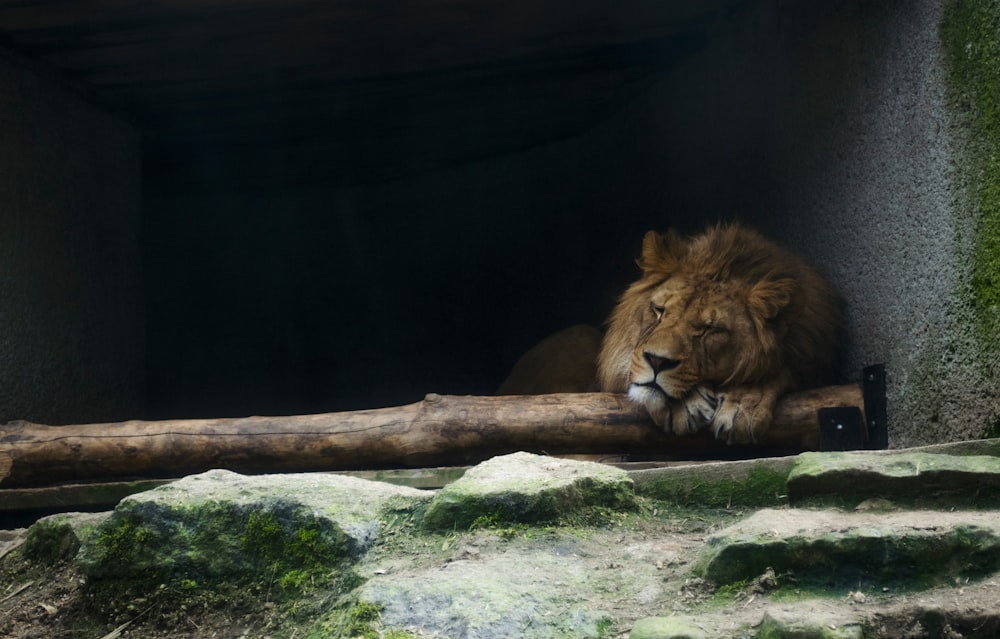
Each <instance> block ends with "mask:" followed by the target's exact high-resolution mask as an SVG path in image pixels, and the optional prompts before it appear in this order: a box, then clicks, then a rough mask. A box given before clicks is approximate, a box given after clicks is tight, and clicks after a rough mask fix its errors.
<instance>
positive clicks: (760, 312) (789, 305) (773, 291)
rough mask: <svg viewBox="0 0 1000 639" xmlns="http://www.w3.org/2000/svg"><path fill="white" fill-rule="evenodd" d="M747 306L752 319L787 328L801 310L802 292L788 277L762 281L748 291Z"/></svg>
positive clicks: (795, 282)
mask: <svg viewBox="0 0 1000 639" xmlns="http://www.w3.org/2000/svg"><path fill="white" fill-rule="evenodd" d="M747 306H748V308H749V309H750V313H751V314H752V315H753V316H754V318H756V319H759V320H761V321H763V322H776V323H778V324H781V325H786V326H787V325H788V324H789V323H791V321H792V320H794V319H795V318H796V317H798V314H799V313H800V312H801V310H802V291H801V288H800V286H799V283H798V281H796V280H794V279H792V278H790V277H784V278H781V279H776V280H763V281H761V282H758V283H757V284H756V285H755V286H754V287H753V290H751V291H750V298H749V300H748V301H747Z"/></svg>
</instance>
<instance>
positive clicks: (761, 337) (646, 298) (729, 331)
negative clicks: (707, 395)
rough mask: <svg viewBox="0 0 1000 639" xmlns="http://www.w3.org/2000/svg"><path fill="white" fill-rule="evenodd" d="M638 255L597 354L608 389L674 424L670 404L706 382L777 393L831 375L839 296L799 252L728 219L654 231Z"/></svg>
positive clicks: (723, 387)
mask: <svg viewBox="0 0 1000 639" xmlns="http://www.w3.org/2000/svg"><path fill="white" fill-rule="evenodd" d="M638 263H639V266H640V268H641V269H642V276H641V277H640V279H639V280H638V281H636V282H635V283H634V284H632V286H630V287H629V288H628V290H626V292H625V293H624V295H623V296H622V297H621V300H620V301H619V304H618V306H617V307H616V308H615V310H614V312H613V313H612V316H611V320H610V322H609V326H608V330H607V334H606V335H605V339H604V343H603V346H602V350H601V354H600V357H599V364H598V368H599V377H600V383H601V387H602V388H603V389H604V390H606V391H611V392H627V393H628V394H629V397H630V398H631V399H632V400H634V401H636V402H637V403H640V404H642V405H643V406H645V407H646V409H647V410H648V411H649V413H650V415H651V416H652V417H653V419H654V420H655V421H657V422H658V423H660V424H663V425H666V426H669V425H670V424H669V419H670V416H669V411H670V408H671V406H672V405H674V404H675V403H676V402H677V401H685V400H686V399H687V398H689V397H690V396H691V395H692V394H693V393H695V392H696V391H698V392H703V391H701V390H700V389H704V388H712V389H716V390H719V391H725V390H726V389H732V388H743V387H747V386H752V387H760V388H763V389H766V392H767V393H768V395H769V396H771V395H773V396H777V395H778V394H783V393H784V392H787V391H789V390H793V389H795V388H801V387H808V386H814V385H819V384H822V383H826V382H827V381H829V379H828V378H829V377H830V376H831V375H832V372H833V366H834V360H835V356H834V354H835V348H836V341H837V336H838V332H839V325H840V322H841V310H840V309H841V305H840V301H839V297H838V295H837V294H836V292H835V291H834V289H833V288H832V287H831V286H830V284H828V283H827V282H826V280H825V279H824V278H823V277H822V276H821V275H820V274H819V272H818V271H817V270H816V269H814V268H813V267H812V266H810V265H809V264H807V263H806V262H805V261H804V260H802V259H801V258H799V257H797V256H795V255H794V254H792V253H790V252H789V251H786V250H785V249H782V248H780V247H779V246H777V245H775V244H773V243H772V242H769V241H768V240H766V239H764V238H763V237H761V236H760V235H759V234H757V233H755V232H753V231H750V230H748V229H745V228H742V227H740V226H737V225H730V226H717V227H712V228H710V229H708V230H707V231H706V232H705V233H704V234H702V235H699V236H696V237H693V238H689V239H685V238H682V237H680V236H679V235H677V234H675V233H673V232H670V233H667V234H665V235H660V234H658V233H653V232H650V233H648V234H647V235H646V237H645V239H644V240H643V246H642V255H641V257H640V258H639V262H638ZM768 410H769V409H768ZM768 417H769V415H768ZM674 428H675V430H677V426H676V425H675V426H674Z"/></svg>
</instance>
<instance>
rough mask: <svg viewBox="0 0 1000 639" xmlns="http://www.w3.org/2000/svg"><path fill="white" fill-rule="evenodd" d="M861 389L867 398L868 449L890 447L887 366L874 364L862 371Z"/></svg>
mask: <svg viewBox="0 0 1000 639" xmlns="http://www.w3.org/2000/svg"><path fill="white" fill-rule="evenodd" d="M861 389H862V391H863V393H864V398H865V417H866V418H867V423H866V424H865V426H866V428H867V429H868V446H867V447H868V448H871V449H883V448H888V447H889V417H888V408H887V406H888V403H887V401H886V397H885V366H884V365H883V364H874V365H872V366H866V367H865V369H864V371H862V378H861Z"/></svg>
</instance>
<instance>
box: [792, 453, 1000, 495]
mask: <svg viewBox="0 0 1000 639" xmlns="http://www.w3.org/2000/svg"><path fill="white" fill-rule="evenodd" d="M788 496H789V499H791V501H792V502H793V503H795V502H797V501H802V500H809V499H818V498H826V499H835V500H837V501H838V502H841V503H848V504H849V505H856V504H857V503H859V502H861V501H864V500H867V499H876V498H878V499H887V500H889V501H891V502H900V503H910V504H912V503H918V504H926V505H928V506H930V507H935V508H945V509H948V508H954V507H955V506H956V505H959V504H964V505H971V506H989V505H997V503H998V502H1000V457H993V456H988V455H963V456H957V455H941V454H933V453H923V452H910V453H905V454H902V453H901V454H895V455H885V454H878V453H861V452H849V453H803V454H802V455H799V456H798V457H797V458H796V461H795V465H794V466H793V467H792V469H791V472H790V473H789V475H788Z"/></svg>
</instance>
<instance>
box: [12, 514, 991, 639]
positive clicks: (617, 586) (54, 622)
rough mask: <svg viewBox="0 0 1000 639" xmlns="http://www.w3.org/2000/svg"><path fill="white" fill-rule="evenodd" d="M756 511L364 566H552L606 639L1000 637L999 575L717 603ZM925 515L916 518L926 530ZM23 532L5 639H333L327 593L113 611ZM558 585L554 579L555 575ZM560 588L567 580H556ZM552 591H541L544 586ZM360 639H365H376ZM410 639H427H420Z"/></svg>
mask: <svg viewBox="0 0 1000 639" xmlns="http://www.w3.org/2000/svg"><path fill="white" fill-rule="evenodd" d="M748 514H749V511H743V512H739V511H719V512H704V513H702V512H698V511H683V512H682V511H671V510H664V511H661V510H659V509H657V508H651V509H650V511H649V512H646V513H645V514H643V515H641V516H640V515H631V514H630V515H621V516H620V517H614V518H612V519H610V520H608V521H604V522H601V523H599V524H597V525H592V526H584V527H572V528H566V527H549V528H544V529H541V528H527V527H513V528H490V529H479V530H473V531H469V532H464V533H458V534H455V533H453V534H451V535H432V536H427V535H420V536H416V537H415V536H413V535H410V534H402V533H399V532H395V533H390V534H388V535H386V536H385V537H384V538H383V539H382V540H381V541H380V542H379V543H378V544H377V545H376V546H375V547H374V548H372V549H371V550H370V551H369V553H368V554H367V555H366V556H365V557H364V558H363V559H362V560H361V562H360V563H359V564H358V566H357V569H358V573H359V574H360V575H361V576H362V577H369V576H372V575H384V574H398V575H406V574H413V573H414V572H415V571H419V570H422V569H425V568H427V567H429V566H444V565H447V564H449V563H451V562H479V561H485V560H486V559H488V558H491V559H492V558H496V557H498V556H503V557H506V558H507V559H510V560H511V561H517V560H519V559H523V560H524V561H525V562H530V561H532V557H537V556H538V554H539V553H556V554H561V556H563V555H564V556H566V557H567V561H573V562H578V566H580V567H582V568H583V569H585V570H586V571H592V573H593V574H594V576H595V577H594V578H595V579H600V580H602V582H606V583H607V584H609V587H608V588H606V589H605V590H606V591H607V594H606V595H604V596H602V598H601V600H600V601H593V602H591V603H592V604H593V605H594V606H600V608H601V609H603V610H606V611H607V612H608V613H609V616H610V617H611V618H612V619H613V620H614V622H613V624H612V625H611V626H610V627H607V628H605V629H604V630H603V632H604V635H603V636H606V637H615V638H620V639H624V638H626V637H628V632H629V630H630V628H631V625H632V623H634V621H635V620H637V619H639V618H642V617H648V616H671V615H681V616H684V617H686V618H688V619H690V620H692V621H693V622H694V623H696V624H697V625H699V626H701V627H702V628H704V629H705V631H706V633H707V635H708V636H710V637H748V636H751V635H752V632H753V630H752V629H753V627H754V626H756V625H757V624H759V623H760V622H761V620H762V619H763V618H764V616H765V614H768V615H770V616H773V617H779V618H780V617H783V616H784V617H792V618H797V619H814V620H817V622H819V623H822V624H824V625H828V626H831V627H836V626H838V625H841V624H844V623H849V622H854V623H857V622H858V621H860V620H863V621H864V623H865V636H866V637H885V638H891V639H895V638H899V639H904V638H905V639H922V638H925V637H926V638H928V639H929V638H932V637H945V638H946V639H957V638H960V637H961V638H978V637H997V636H1000V575H994V576H993V577H991V578H987V579H985V580H982V581H980V582H978V583H956V584H954V585H950V586H948V587H941V588H938V589H934V590H931V591H924V592H918V593H910V594H900V593H896V592H891V591H882V590H878V591H867V592H866V591H863V590H860V589H859V590H857V591H855V590H852V589H849V588H848V589H844V590H843V591H842V592H828V593H825V594H824V595H823V596H815V595H806V594H802V593H797V592H796V590H795V584H794V578H793V577H791V576H789V575H780V574H779V575H775V574H773V573H770V574H768V573H765V574H764V575H761V576H760V577H759V578H758V579H756V580H754V581H752V582H750V583H747V584H743V585H741V586H740V587H738V588H727V589H722V590H719V589H716V588H714V587H713V586H712V585H711V584H709V583H707V582H705V581H703V580H701V579H698V578H696V577H694V576H693V575H692V572H691V569H692V567H693V565H694V562H695V560H696V558H697V556H698V553H699V551H700V550H701V548H702V547H703V546H704V543H705V539H706V537H707V536H708V535H710V534H711V533H712V532H713V531H715V530H717V529H719V528H721V527H724V526H726V525H729V524H731V523H732V522H734V521H736V520H738V519H739V518H741V517H745V516H747V515H748ZM920 517H921V514H920V513H919V512H918V513H914V518H915V519H918V520H919V518H920ZM23 537H24V534H23V531H20V532H18V531H5V532H2V533H0V555H2V557H0V638H4V639H35V638H38V639H41V638H46V639H53V638H67V639H75V638H81V639H82V638H87V639H116V638H118V637H144V638H152V639H156V638H166V637H171V638H173V639H188V638H191V639H194V638H216V637H217V638H232V639H237V638H244V639H264V638H275V639H277V638H279V637H280V638H298V639H301V638H304V637H309V636H310V633H313V634H312V636H314V637H321V636H322V637H325V636H330V635H324V634H322V633H320V632H319V631H318V627H317V626H316V625H315V624H316V619H317V617H318V616H320V615H321V614H322V612H323V611H325V610H328V609H329V608H330V607H331V606H335V605H336V601H337V597H338V596H339V593H336V592H331V591H327V590H324V587H323V586H322V585H316V587H314V588H312V589H310V590H308V591H307V592H306V593H305V595H304V596H303V597H302V598H299V599H288V598H282V597H279V596H275V593H274V591H273V590H271V589H270V588H269V587H267V585H266V584H257V585H255V586H254V587H251V588H247V589H246V590H245V591H244V592H242V593H238V594H235V595H234V594H233V593H230V594H229V595H226V596H224V597H218V596H212V595H211V594H208V593H201V594H198V595H197V596H192V597H188V598H187V599H183V598H181V599H178V598H177V597H173V596H171V595H172V594H175V593H169V592H162V593H156V594H153V595H143V596H141V597H139V596H137V597H136V598H132V599H130V598H129V597H119V598H118V599H117V600H108V599H106V598H103V597H102V596H100V595H99V594H98V593H97V592H96V591H95V590H94V589H93V588H91V587H88V584H87V580H86V579H85V578H84V576H82V575H81V574H79V573H78V572H77V571H76V570H75V569H74V567H73V566H72V565H71V564H70V563H66V562H60V563H55V564H53V565H48V566H40V565H37V564H33V563H30V562H26V561H25V560H24V558H23V557H22V556H21V553H20V552H19V550H18V549H19V546H18V544H19V542H20V541H21V540H23ZM553 572H556V571H553ZM550 578H551V579H552V583H553V585H554V584H555V583H556V582H557V581H558V580H559V579H560V575H558V574H552V575H551V576H550ZM541 583H542V586H541V587H545V582H541ZM357 636H365V637H366V639H367V638H368V637H373V636H377V633H376V634H374V635H362V634H359V635H357ZM411 636H423V635H420V634H419V633H415V634H413V635H411Z"/></svg>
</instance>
